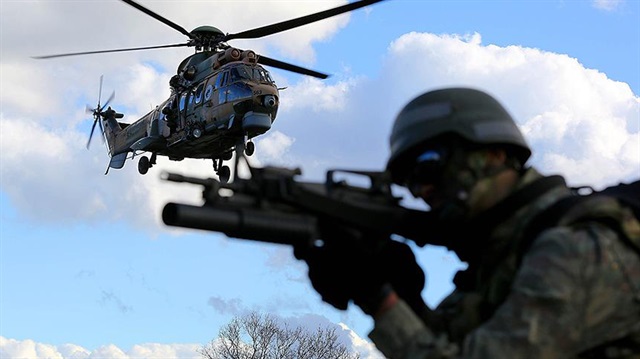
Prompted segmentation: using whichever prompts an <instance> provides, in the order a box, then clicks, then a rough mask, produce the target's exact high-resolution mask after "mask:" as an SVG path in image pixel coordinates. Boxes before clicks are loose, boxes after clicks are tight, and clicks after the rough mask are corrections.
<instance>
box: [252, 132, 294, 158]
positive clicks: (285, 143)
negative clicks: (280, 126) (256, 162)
mask: <svg viewBox="0 0 640 359" xmlns="http://www.w3.org/2000/svg"><path fill="white" fill-rule="evenodd" d="M294 142H295V139H294V138H293V137H289V136H287V135H285V134H284V133H282V132H280V131H277V130H273V131H271V132H269V133H267V134H266V135H264V136H263V137H259V139H258V140H257V141H256V148H258V147H259V153H258V156H259V158H260V162H281V163H282V162H283V157H284V156H285V155H286V154H287V153H288V152H289V149H290V148H291V145H293V143H294Z"/></svg>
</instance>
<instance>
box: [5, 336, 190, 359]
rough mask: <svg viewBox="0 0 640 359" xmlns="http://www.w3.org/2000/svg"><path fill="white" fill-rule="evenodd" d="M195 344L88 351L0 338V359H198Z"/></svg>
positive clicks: (111, 346) (106, 348) (109, 348)
mask: <svg viewBox="0 0 640 359" xmlns="http://www.w3.org/2000/svg"><path fill="white" fill-rule="evenodd" d="M198 348H200V345H199V344H157V343H147V344H139V345H134V346H133V347H132V348H131V349H130V350H126V351H125V350H122V349H121V348H119V347H117V346H115V345H113V344H110V345H104V346H101V347H99V348H97V349H95V350H92V351H90V350H88V349H85V348H83V347H81V346H78V345H75V344H62V345H51V344H43V343H38V342H35V341H33V340H28V339H27V340H16V339H9V338H5V337H2V336H0V357H1V358H7V359H13V358H15V359H22V358H29V359H104V358H110V359H143V358H144V359H198V358H200V355H199V354H198V353H197V350H198Z"/></svg>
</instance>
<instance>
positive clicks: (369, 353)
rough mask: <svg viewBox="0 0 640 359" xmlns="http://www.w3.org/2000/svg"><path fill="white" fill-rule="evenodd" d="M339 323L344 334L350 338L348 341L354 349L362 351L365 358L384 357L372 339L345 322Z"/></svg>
mask: <svg viewBox="0 0 640 359" xmlns="http://www.w3.org/2000/svg"><path fill="white" fill-rule="evenodd" d="M338 325H339V326H340V328H342V330H343V335H346V336H347V337H348V338H349V339H348V341H349V342H350V343H351V347H352V348H353V351H355V352H358V353H360V354H361V356H362V358H363V359H365V358H366V359H384V357H385V356H384V355H383V354H382V353H381V352H380V351H379V350H378V349H377V348H376V346H375V344H373V343H372V342H371V341H369V340H366V339H363V338H362V337H360V336H359V335H358V334H357V333H356V332H354V331H353V330H351V329H350V328H349V327H348V326H347V325H346V324H344V323H339V324H338Z"/></svg>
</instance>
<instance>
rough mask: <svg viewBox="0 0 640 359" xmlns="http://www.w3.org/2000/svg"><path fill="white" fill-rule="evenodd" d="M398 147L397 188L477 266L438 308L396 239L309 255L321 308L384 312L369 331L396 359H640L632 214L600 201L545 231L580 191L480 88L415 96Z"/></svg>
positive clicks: (393, 168) (396, 138) (392, 168)
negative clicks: (545, 172) (548, 220)
mask: <svg viewBox="0 0 640 359" xmlns="http://www.w3.org/2000/svg"><path fill="white" fill-rule="evenodd" d="M390 144H391V156H390V158H389V161H388V164H387V170H388V171H389V173H390V174H391V176H392V178H393V181H394V182H395V183H397V184H400V185H403V186H406V187H407V188H408V189H409V190H410V191H411V193H412V194H413V195H414V196H416V197H418V198H421V199H423V200H424V201H425V202H426V203H427V204H428V205H429V206H430V208H431V213H433V215H434V216H436V218H437V223H438V225H437V226H436V227H435V228H434V227H426V226H425V228H423V229H422V231H423V232H424V235H425V237H426V236H431V237H433V236H434V233H439V234H441V236H442V238H443V242H442V243H443V244H444V245H446V246H447V247H448V248H449V249H451V250H453V251H455V252H456V254H457V255H458V256H459V257H460V259H461V260H463V261H465V262H467V263H468V268H467V269H466V270H465V271H462V272H459V273H458V274H457V275H456V277H455V279H454V283H455V285H456V289H455V290H454V292H453V293H452V294H451V295H449V296H448V297H447V298H446V299H445V300H444V301H443V302H442V303H441V304H440V305H439V306H438V307H437V308H436V309H435V310H430V309H429V308H427V307H426V306H425V305H424V302H423V301H422V299H421V297H420V292H421V290H422V288H423V287H424V274H423V273H422V271H421V269H420V268H419V267H418V265H417V264H416V262H415V258H414V257H413V254H412V253H411V251H410V249H409V248H408V247H406V245H404V244H401V243H398V242H391V244H390V245H387V246H388V248H386V249H385V250H383V251H382V252H375V251H373V252H371V253H374V254H371V253H369V254H366V253H365V254H362V253H359V254H358V253H356V250H355V249H353V250H346V251H344V253H335V252H334V253H321V252H320V253H318V254H316V255H311V256H308V257H307V258H305V259H306V260H307V263H308V265H309V276H310V278H311V281H312V284H313V285H314V288H316V290H317V291H318V292H319V293H320V294H321V295H322V297H323V300H325V301H327V302H329V303H330V304H332V305H334V306H335V307H337V308H340V309H345V308H346V306H347V304H348V302H349V301H350V300H353V301H354V302H355V303H356V304H357V305H359V306H360V307H361V308H362V309H363V310H364V311H365V313H368V314H370V315H371V316H372V317H373V318H374V322H375V326H374V330H373V331H372V332H371V334H370V337H371V339H372V340H373V341H374V343H375V344H376V346H377V347H378V348H379V349H380V350H381V351H382V352H383V353H384V354H385V355H386V356H387V357H389V358H401V359H406V358H419V359H426V358H572V357H584V358H627V357H636V358H637V357H640V224H639V223H638V220H637V219H636V218H635V217H634V216H633V213H632V212H631V210H630V209H629V208H626V207H624V206H622V205H621V204H620V203H619V202H618V201H617V200H615V199H613V198H610V197H600V198H598V197H592V198H589V199H588V201H589V202H588V203H581V205H579V206H574V207H572V208H570V209H568V210H567V212H566V213H563V214H562V216H561V218H560V219H559V223H558V224H556V225H553V226H551V227H547V228H536V226H535V225H534V223H542V222H540V218H541V217H542V215H541V213H545V210H548V209H549V208H552V206H553V205H554V203H559V201H560V200H561V199H563V198H566V197H569V196H571V193H572V192H571V190H570V189H569V188H567V186H566V184H565V182H564V180H563V179H562V178H561V177H559V176H549V177H546V176H542V175H541V174H540V173H539V172H538V171H536V170H535V169H534V168H530V167H526V166H525V163H526V161H527V160H528V158H529V156H530V154H531V152H530V149H529V146H528V145H527V143H526V142H525V140H524V138H523V136H522V134H521V132H520V131H519V129H518V128H517V126H516V125H515V123H514V121H513V119H512V118H511V116H510V115H509V114H508V113H507V111H506V110H505V109H504V108H503V107H502V106H501V105H500V104H499V103H498V102H497V101H496V100H495V99H494V98H492V97H491V96H489V95H488V94H486V93H484V92H481V91H477V90H473V89H465V88H452V89H443V90H437V91H432V92H427V93H425V94H423V95H421V96H419V97H417V98H415V99H414V100H413V101H411V102H410V103H409V104H407V105H406V106H405V107H404V108H403V110H402V111H401V112H400V114H399V115H398V117H397V118H396V121H395V123H394V126H393V129H392V132H391V138H390ZM375 253H378V254H375ZM380 253H381V254H380ZM328 257H331V258H330V259H328ZM337 265H343V267H342V268H340V269H334V268H335V267H336V266H337ZM345 271H349V273H345Z"/></svg>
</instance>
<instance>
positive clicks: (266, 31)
mask: <svg viewBox="0 0 640 359" xmlns="http://www.w3.org/2000/svg"><path fill="white" fill-rule="evenodd" d="M123 1H124V0H123ZM380 1H383V0H361V1H356V2H352V3H349V4H346V5H342V6H338V7H336V8H333V9H329V10H325V11H321V12H317V13H315V14H311V15H306V16H302V17H299V18H295V19H291V20H287V21H282V22H279V23H276V24H272V25H267V26H263V27H258V28H255V29H252V30H247V31H243V32H239V33H237V34H227V35H226V36H225V37H224V41H228V40H231V39H255V38H259V37H263V36H267V35H272V34H275V33H278V32H282V31H286V30H290V29H293V28H296V27H299V26H303V25H307V24H310V23H312V22H316V21H319V20H323V19H326V18H329V17H332V16H336V15H340V14H343V13H345V12H349V11H353V10H356V9H359V8H361V7H365V6H367V5H371V4H375V3H377V2H380Z"/></svg>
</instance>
